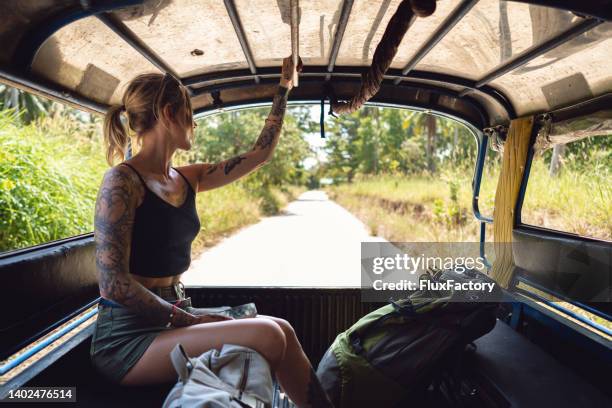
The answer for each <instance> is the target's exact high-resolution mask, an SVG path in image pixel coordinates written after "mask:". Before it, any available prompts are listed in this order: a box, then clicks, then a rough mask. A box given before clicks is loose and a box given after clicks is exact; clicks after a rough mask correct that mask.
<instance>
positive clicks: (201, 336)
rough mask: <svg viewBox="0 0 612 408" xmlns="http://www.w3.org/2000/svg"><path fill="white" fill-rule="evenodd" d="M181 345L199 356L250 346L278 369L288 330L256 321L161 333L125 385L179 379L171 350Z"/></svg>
mask: <svg viewBox="0 0 612 408" xmlns="http://www.w3.org/2000/svg"><path fill="white" fill-rule="evenodd" d="M177 343H181V344H182V345H183V348H184V349H185V352H186V353H187V354H188V355H189V356H191V357H196V356H199V355H200V354H202V353H204V352H206V351H208V350H210V349H212V348H216V349H220V348H221V346H222V345H223V344H226V343H227V344H237V345H241V346H245V347H250V348H252V349H254V350H255V351H257V352H259V353H260V354H262V355H263V356H264V358H266V360H267V361H268V362H269V363H270V365H271V366H272V367H273V368H275V367H276V366H277V365H278V363H279V362H280V360H281V359H282V358H283V355H284V352H285V348H286V345H287V343H286V337H285V333H284V330H283V329H282V328H281V327H280V325H279V324H278V323H276V322H275V321H274V320H273V319H266V318H261V319H257V318H253V319H240V320H228V321H222V322H211V323H201V324H194V325H192V326H187V327H180V328H177V329H173V330H168V331H164V332H162V333H160V334H159V335H158V336H157V337H156V338H155V340H153V342H152V343H151V345H150V346H149V347H148V348H147V350H146V351H145V352H144V354H143V355H142V357H141V358H140V360H138V362H137V363H136V364H134V366H133V367H132V368H131V369H130V370H129V371H128V373H127V374H126V375H125V377H123V380H122V381H121V384H123V385H144V384H157V383H165V382H170V381H172V380H175V379H176V377H177V374H176V371H175V370H174V367H173V366H172V362H171V360H170V351H171V350H172V349H173V348H174V346H175V345H176V344H177Z"/></svg>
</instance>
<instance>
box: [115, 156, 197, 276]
mask: <svg viewBox="0 0 612 408" xmlns="http://www.w3.org/2000/svg"><path fill="white" fill-rule="evenodd" d="M121 164H125V165H126V166H128V167H129V168H131V169H132V170H133V171H134V172H135V173H136V174H137V175H138V178H139V179H140V181H141V182H142V184H143V186H144V189H145V196H144V199H143V201H142V204H141V205H140V206H139V207H137V208H136V213H135V216H134V225H133V230H132V245H131V249H130V272H131V273H133V274H136V275H141V276H147V277H155V278H158V277H165V276H173V275H179V274H181V273H183V272H185V271H186V270H187V268H189V264H190V263H191V243H192V241H193V239H194V238H195V237H196V235H198V232H199V231H200V219H199V218H198V213H197V211H196V205H195V195H196V194H195V191H194V190H193V188H192V187H191V184H190V183H189V181H188V180H187V178H186V177H185V176H183V174H182V173H181V172H180V171H178V170H176V169H174V170H176V172H177V173H179V174H180V175H181V177H183V179H184V180H185V182H186V183H187V198H186V199H185V202H184V203H183V204H182V205H181V206H180V207H175V206H173V205H172V204H170V203H168V202H167V201H164V200H162V199H161V198H160V197H159V196H158V195H157V194H155V193H154V192H153V191H151V190H149V188H148V187H147V183H145V181H144V179H143V178H142V176H141V175H140V173H138V171H137V170H136V169H135V168H134V167H133V166H131V165H129V164H128V163H121Z"/></svg>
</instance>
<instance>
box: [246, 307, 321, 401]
mask: <svg viewBox="0 0 612 408" xmlns="http://www.w3.org/2000/svg"><path fill="white" fill-rule="evenodd" d="M258 317H259V318H262V319H270V320H273V321H275V322H276V323H277V324H278V325H279V326H280V328H281V329H282V330H283V333H284V334H285V338H286V339H287V350H286V352H285V358H284V359H283V360H282V361H281V362H280V364H279V365H278V368H277V369H276V377H277V378H278V382H279V383H280V385H281V386H282V387H283V390H284V391H285V392H286V393H287V395H289V397H290V398H291V400H292V401H293V402H294V403H295V404H296V405H297V406H298V407H316V408H318V407H331V406H332V404H331V403H330V402H329V399H328V397H327V395H326V394H325V392H324V391H323V389H322V387H321V385H320V383H319V379H318V378H317V376H316V374H315V372H314V370H313V368H312V365H311V364H310V361H309V360H308V357H307V356H306V354H305V353H304V350H303V349H302V345H301V344H300V341H299V340H298V338H297V336H296V334H295V331H294V330H293V327H292V326H291V324H290V323H289V322H288V321H286V320H284V319H280V318H278V317H273V316H266V315H259V316H258Z"/></svg>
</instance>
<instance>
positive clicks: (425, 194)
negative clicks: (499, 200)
mask: <svg viewBox="0 0 612 408" xmlns="http://www.w3.org/2000/svg"><path fill="white" fill-rule="evenodd" d="M610 171H611V170H610V169H607V168H601V167H599V168H598V171H589V172H584V171H582V172H581V171H578V170H572V169H571V168H566V169H564V171H563V172H562V173H561V174H560V175H559V176H558V177H555V178H551V177H549V175H548V171H547V168H546V166H545V165H544V163H542V162H539V161H536V162H534V163H533V165H532V169H531V174H530V178H529V185H528V188H527V191H526V195H525V201H524V204H523V209H522V220H523V222H524V223H530V224H533V225H538V226H543V227H546V228H551V229H556V230H561V231H568V232H572V233H576V234H580V235H585V236H592V237H597V238H603V239H607V240H612V183H611V173H610ZM497 176H498V174H495V173H494V172H492V173H491V174H488V175H486V176H485V178H483V182H482V186H481V193H480V204H481V205H480V209H481V211H482V212H483V213H485V214H486V215H491V214H492V211H493V202H494V197H495V189H496V180H497ZM458 183H459V185H457V184H458ZM326 191H327V192H328V194H329V196H330V198H332V199H334V200H335V201H336V202H338V203H339V204H340V205H342V206H344V207H345V208H347V209H348V210H349V211H351V212H352V213H353V214H355V216H357V217H358V218H359V219H361V221H362V222H363V223H364V224H366V225H367V226H368V227H369V229H370V233H371V234H373V235H378V236H381V237H383V238H385V239H387V240H389V241H396V242H445V241H446V242H477V241H478V240H479V224H478V222H477V221H476V219H475V218H474V216H473V215H472V210H471V195H472V193H471V175H468V173H467V172H459V171H455V172H449V171H446V172H442V173H441V174H440V175H439V176H436V177H432V176H430V175H421V176H390V175H381V176H375V177H360V178H357V179H356V180H355V181H354V182H353V183H350V184H340V185H335V186H329V187H327V188H326ZM492 240H493V239H492V228H488V229H487V242H492ZM489 258H492V256H489ZM490 260H491V259H490ZM545 297H547V298H549V297H550V296H545ZM551 300H553V301H559V300H558V299H552V298H551ZM561 305H562V306H563V307H565V308H567V309H569V310H571V311H573V312H574V313H577V314H579V315H582V316H584V317H586V318H588V319H591V320H593V321H595V322H596V323H598V324H600V325H603V326H604V327H606V328H608V329H612V322H609V321H607V320H605V319H603V318H600V317H598V316H595V315H593V314H591V313H588V312H587V311H585V310H584V309H581V308H579V307H577V306H574V305H571V304H569V303H566V302H561ZM552 311H553V312H555V313H559V312H558V311H556V309H553V310H552ZM585 327H586V326H585ZM589 330H593V329H591V328H589Z"/></svg>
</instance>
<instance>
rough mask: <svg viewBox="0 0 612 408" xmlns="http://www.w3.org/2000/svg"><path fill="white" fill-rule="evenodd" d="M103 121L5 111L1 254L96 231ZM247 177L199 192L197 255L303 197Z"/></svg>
mask: <svg viewBox="0 0 612 408" xmlns="http://www.w3.org/2000/svg"><path fill="white" fill-rule="evenodd" d="M101 134H102V133H101V129H100V128H99V124H97V123H92V124H83V123H75V121H74V119H71V118H64V117H61V116H60V117H46V118H42V119H40V120H38V121H36V122H33V123H31V124H29V125H23V124H21V123H19V121H18V120H17V119H16V116H15V114H14V113H13V112H11V111H8V110H5V111H0V252H4V251H9V250H15V249H20V248H26V247H30V246H34V245H38V244H42V243H45V242H50V241H55V240H58V239H63V238H67V237H71V236H75V235H79V234H85V233H89V232H92V231H93V219H94V207H95V201H96V196H97V193H98V189H99V187H100V183H101V182H102V177H103V175H104V172H105V171H106V169H108V165H107V163H106V160H105V157H104V146H103V142H102V137H101ZM248 179H249V178H248V177H247V179H245V180H239V181H237V182H234V183H231V184H229V185H227V186H225V187H221V188H218V189H215V190H212V191H209V192H204V193H199V194H198V195H197V202H196V205H197V209H198V214H199V216H200V220H201V225H202V229H201V232H200V234H199V235H198V237H197V238H196V241H195V242H194V243H193V254H194V256H197V255H198V254H199V253H200V252H201V251H202V250H203V249H204V248H206V247H207V246H211V245H214V243H215V242H217V241H218V240H219V239H221V238H223V237H224V236H226V235H228V234H229V233H231V232H232V231H235V230H236V229H238V228H240V227H243V226H245V225H248V224H252V223H255V222H257V221H258V220H259V219H260V218H261V217H262V216H267V215H273V214H276V213H279V212H280V211H282V208H283V207H284V206H285V205H286V204H287V203H288V202H289V201H291V200H292V199H293V198H294V197H296V196H297V195H299V193H301V192H302V191H304V188H302V187H294V186H283V187H282V188H281V187H277V186H272V187H268V188H264V187H263V186H261V185H260V184H258V183H257V182H256V180H248Z"/></svg>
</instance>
